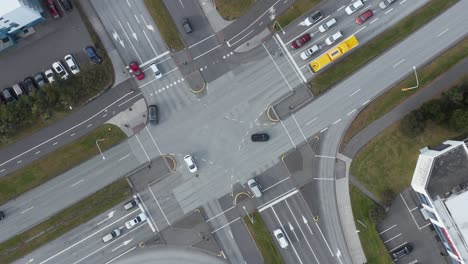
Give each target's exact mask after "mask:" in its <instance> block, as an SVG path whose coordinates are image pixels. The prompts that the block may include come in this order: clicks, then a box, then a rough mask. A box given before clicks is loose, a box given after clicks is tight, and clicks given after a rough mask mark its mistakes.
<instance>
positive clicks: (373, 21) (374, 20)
mask: <svg viewBox="0 0 468 264" xmlns="http://www.w3.org/2000/svg"><path fill="white" fill-rule="evenodd" d="M377 20H379V18H376V19H374V20H372V21H371V22H370V23H369V25H371V24H372V23H374V22H375V21H377Z"/></svg>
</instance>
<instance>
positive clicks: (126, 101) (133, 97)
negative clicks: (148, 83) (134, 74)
mask: <svg viewBox="0 0 468 264" xmlns="http://www.w3.org/2000/svg"><path fill="white" fill-rule="evenodd" d="M140 95H141V93H137V94H135V95H134V96H132V97H130V98H128V99H127V100H125V101H123V102H122V103H121V104H119V105H118V107H121V106H122V105H124V104H126V103H128V102H129V101H131V100H133V99H135V97H138V96H140Z"/></svg>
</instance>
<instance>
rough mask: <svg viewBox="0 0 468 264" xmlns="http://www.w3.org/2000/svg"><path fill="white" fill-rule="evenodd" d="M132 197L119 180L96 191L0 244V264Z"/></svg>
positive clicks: (22, 254) (122, 181)
mask: <svg viewBox="0 0 468 264" xmlns="http://www.w3.org/2000/svg"><path fill="white" fill-rule="evenodd" d="M130 194H131V189H130V186H129V185H128V182H127V180H126V179H125V178H122V179H120V180H118V181H116V182H114V183H112V184H110V185H108V186H106V187H105V188H103V189H101V190H99V191H97V192H95V193H94V194H92V195H90V196H88V197H86V198H85V199H83V200H81V201H79V202H77V203H75V204H74V205H72V206H70V207H68V208H67V209H65V210H63V211H61V212H59V213H57V214H56V215H54V216H52V217H50V218H49V219H47V220H46V221H44V222H42V223H40V224H38V225H36V226H34V227H33V228H31V229H29V230H27V231H25V232H23V233H21V234H19V235H17V236H15V237H13V238H11V239H9V240H7V241H5V242H3V243H1V244H0V264H3V263H11V262H13V261H14V260H16V259H18V258H20V257H22V256H25V255H27V254H28V253H30V252H32V251H34V250H35V249H37V248H39V247H41V246H43V245H45V244H47V243H48V242H49V241H52V240H54V239H56V238H58V237H60V236H61V235H63V234H65V233H67V232H69V231H71V230H72V229H73V228H75V227H77V226H79V225H81V224H83V223H85V222H87V221H89V220H91V219H93V218H94V217H96V216H98V215H99V214H101V213H103V212H105V211H106V210H109V209H110V208H112V207H114V206H116V205H117V204H119V203H121V202H123V201H124V200H125V199H127V198H128V197H129V196H130Z"/></svg>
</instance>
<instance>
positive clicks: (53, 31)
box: [0, 6, 92, 89]
mask: <svg viewBox="0 0 468 264" xmlns="http://www.w3.org/2000/svg"><path fill="white" fill-rule="evenodd" d="M44 10H45V12H44V13H43V16H44V17H45V18H46V20H45V21H43V22H42V23H40V24H38V25H36V26H34V31H35V33H33V34H31V35H30V36H28V37H26V38H24V39H20V40H19V41H18V43H17V44H16V45H15V46H13V47H10V48H9V49H7V50H5V51H3V52H2V53H0V71H1V72H2V78H1V80H0V89H3V88H5V87H11V86H12V85H13V84H15V83H18V82H21V81H22V80H24V78H26V77H28V76H34V75H35V74H36V73H38V72H41V71H42V72H44V71H45V70H46V69H49V68H52V63H53V62H54V61H57V60H62V64H64V62H63V59H64V56H65V55H67V54H73V55H74V56H75V58H76V59H77V61H78V63H79V64H80V63H82V62H87V61H88V59H87V58H86V54H85V53H84V51H83V49H84V48H85V47H86V46H89V45H91V44H92V42H91V38H90V36H89V34H88V31H87V29H86V27H85V25H84V23H83V21H82V19H81V17H80V14H79V12H78V10H77V8H76V7H75V8H73V10H72V11H69V12H67V11H64V10H63V9H61V7H60V6H58V10H59V12H60V14H61V15H62V16H61V17H60V18H58V19H53V18H51V17H50V14H49V12H48V10H47V9H46V8H44Z"/></svg>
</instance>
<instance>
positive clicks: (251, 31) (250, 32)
mask: <svg viewBox="0 0 468 264" xmlns="http://www.w3.org/2000/svg"><path fill="white" fill-rule="evenodd" d="M253 32H254V30H253V29H252V30H250V31H249V33H247V34H245V35H244V36H243V37H242V38H240V39H238V40H237V41H236V42H234V43H232V44H231V46H234V45H236V44H237V43H239V42H240V41H241V40H243V39H244V38H246V37H247V36H248V35H250V34H252V33H253Z"/></svg>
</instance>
